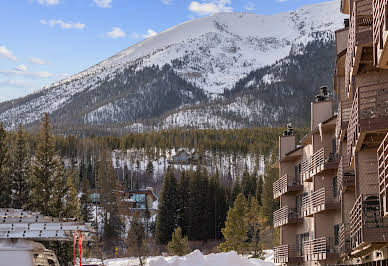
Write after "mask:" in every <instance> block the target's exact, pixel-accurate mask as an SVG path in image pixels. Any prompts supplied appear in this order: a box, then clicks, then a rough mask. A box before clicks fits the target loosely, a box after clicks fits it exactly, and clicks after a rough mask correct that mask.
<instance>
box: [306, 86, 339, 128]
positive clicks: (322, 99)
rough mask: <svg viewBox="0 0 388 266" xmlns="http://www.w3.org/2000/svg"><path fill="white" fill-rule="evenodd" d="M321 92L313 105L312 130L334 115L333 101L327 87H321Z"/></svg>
mask: <svg viewBox="0 0 388 266" xmlns="http://www.w3.org/2000/svg"><path fill="white" fill-rule="evenodd" d="M320 92H321V93H320V94H318V95H317V96H315V102H312V103H311V129H314V128H315V127H317V126H318V125H319V124H320V123H322V122H323V121H326V120H327V119H329V118H331V117H332V116H333V115H334V111H333V100H331V99H330V98H329V92H328V89H327V87H326V86H323V87H321V89H320Z"/></svg>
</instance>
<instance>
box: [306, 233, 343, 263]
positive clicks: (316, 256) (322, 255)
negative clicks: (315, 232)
mask: <svg viewBox="0 0 388 266" xmlns="http://www.w3.org/2000/svg"><path fill="white" fill-rule="evenodd" d="M330 240H331V239H330V238H328V237H321V238H317V239H313V240H307V241H304V242H303V258H304V261H318V260H326V259H335V258H338V257H339V255H338V251H337V250H336V249H335V247H334V243H333V241H330Z"/></svg>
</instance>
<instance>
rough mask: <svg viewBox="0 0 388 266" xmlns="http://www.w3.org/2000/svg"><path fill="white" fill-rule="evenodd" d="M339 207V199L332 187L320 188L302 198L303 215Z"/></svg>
mask: <svg viewBox="0 0 388 266" xmlns="http://www.w3.org/2000/svg"><path fill="white" fill-rule="evenodd" d="M337 193H338V192H337ZM338 207H339V200H338V198H337V195H336V192H335V191H334V190H333V189H332V188H321V189H318V190H316V191H314V192H312V193H310V194H308V195H306V196H305V197H303V199H302V212H303V216H312V215H313V214H314V213H318V212H322V211H325V210H332V209H337V208H338Z"/></svg>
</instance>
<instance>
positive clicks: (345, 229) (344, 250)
mask: <svg viewBox="0 0 388 266" xmlns="http://www.w3.org/2000/svg"><path fill="white" fill-rule="evenodd" d="M338 235H339V237H338V238H339V255H340V257H343V256H345V255H347V254H350V252H351V251H352V249H351V248H350V225H349V224H340V228H339V233H338Z"/></svg>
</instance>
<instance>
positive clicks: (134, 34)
mask: <svg viewBox="0 0 388 266" xmlns="http://www.w3.org/2000/svg"><path fill="white" fill-rule="evenodd" d="M131 38H132V39H139V38H140V34H139V33H137V32H132V33H131Z"/></svg>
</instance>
